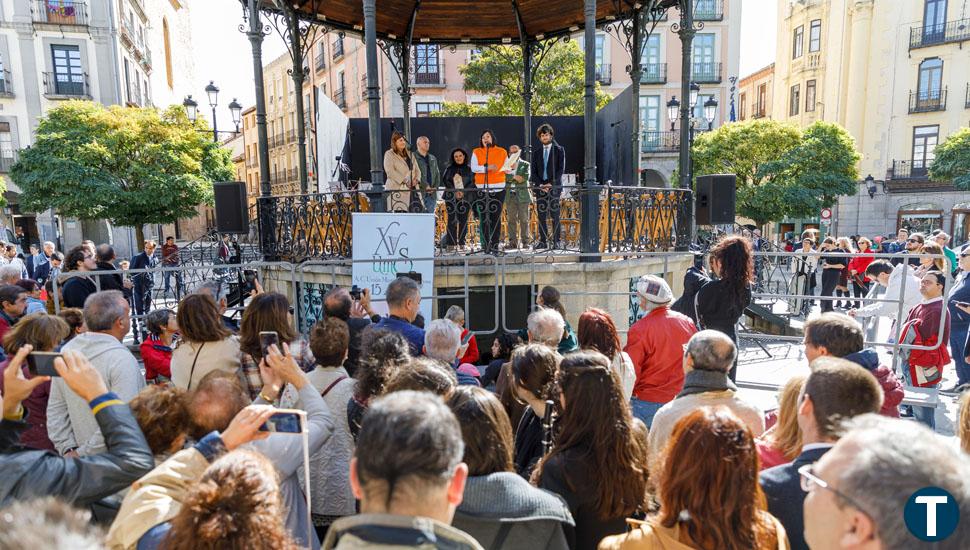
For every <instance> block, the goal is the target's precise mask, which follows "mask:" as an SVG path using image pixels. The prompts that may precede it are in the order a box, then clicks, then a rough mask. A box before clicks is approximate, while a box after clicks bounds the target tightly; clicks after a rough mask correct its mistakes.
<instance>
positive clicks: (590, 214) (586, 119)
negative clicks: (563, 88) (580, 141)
mask: <svg viewBox="0 0 970 550" xmlns="http://www.w3.org/2000/svg"><path fill="white" fill-rule="evenodd" d="M583 12H584V15H585V19H586V28H585V34H584V42H583V47H584V49H585V50H586V86H585V88H586V92H585V108H584V110H583V135H584V138H585V139H584V147H585V149H586V159H585V166H584V168H583V172H584V174H583V190H582V195H581V199H580V201H581V207H580V208H581V211H582V223H581V225H580V228H579V242H580V251H581V252H585V253H591V252H599V245H600V242H599V241H600V239H599V237H600V236H599V197H600V186H598V185H597V184H596V0H585V2H584V9H583ZM598 259H599V258H585V260H587V261H595V260H598Z"/></svg>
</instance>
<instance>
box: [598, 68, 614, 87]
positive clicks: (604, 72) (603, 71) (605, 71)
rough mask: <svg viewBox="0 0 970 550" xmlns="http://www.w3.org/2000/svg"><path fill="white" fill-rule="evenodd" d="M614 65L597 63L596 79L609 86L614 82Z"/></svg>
mask: <svg viewBox="0 0 970 550" xmlns="http://www.w3.org/2000/svg"><path fill="white" fill-rule="evenodd" d="M612 68H613V67H612V66H611V65H610V64H609V63H600V64H599V65H596V81H597V82H599V83H600V84H602V85H603V86H609V85H610V84H612V83H613V71H612Z"/></svg>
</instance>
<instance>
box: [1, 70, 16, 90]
mask: <svg viewBox="0 0 970 550" xmlns="http://www.w3.org/2000/svg"><path fill="white" fill-rule="evenodd" d="M0 96H4V97H13V80H12V79H11V78H10V71H8V70H6V69H4V70H3V71H0Z"/></svg>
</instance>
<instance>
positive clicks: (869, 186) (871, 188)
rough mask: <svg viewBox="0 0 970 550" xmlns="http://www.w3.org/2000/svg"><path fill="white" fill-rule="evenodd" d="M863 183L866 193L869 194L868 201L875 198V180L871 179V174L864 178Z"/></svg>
mask: <svg viewBox="0 0 970 550" xmlns="http://www.w3.org/2000/svg"><path fill="white" fill-rule="evenodd" d="M865 183H866V191H868V192H869V198H870V199H874V198H876V179H875V178H873V177H872V174H869V175H868V176H866V179H865Z"/></svg>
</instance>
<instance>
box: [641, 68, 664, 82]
mask: <svg viewBox="0 0 970 550" xmlns="http://www.w3.org/2000/svg"><path fill="white" fill-rule="evenodd" d="M640 66H641V67H642V69H641V72H640V84H666V83H667V64H666V63H641V64H640Z"/></svg>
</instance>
